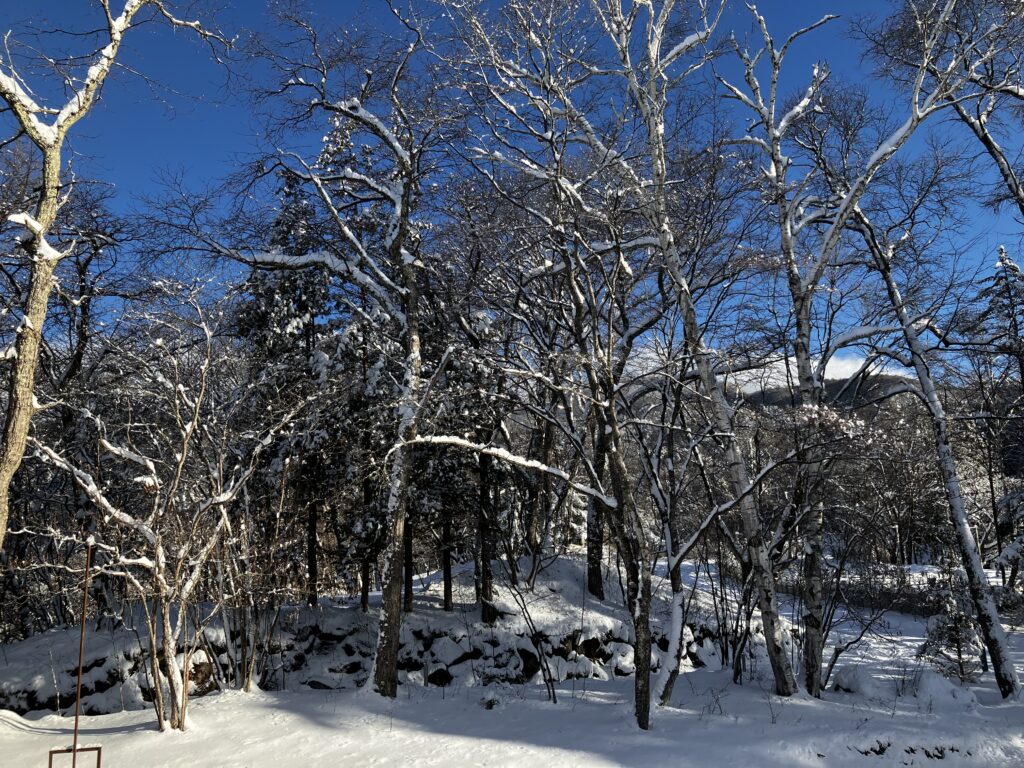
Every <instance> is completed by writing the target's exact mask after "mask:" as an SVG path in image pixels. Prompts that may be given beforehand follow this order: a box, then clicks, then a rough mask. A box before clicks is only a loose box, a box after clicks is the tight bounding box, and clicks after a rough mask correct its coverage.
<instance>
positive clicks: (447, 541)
mask: <svg viewBox="0 0 1024 768" xmlns="http://www.w3.org/2000/svg"><path fill="white" fill-rule="evenodd" d="M441 575H442V577H443V578H444V610H446V611H448V612H449V613H451V612H452V611H454V610H455V603H454V602H453V601H452V519H451V512H450V511H447V510H446V511H445V513H444V519H443V520H442V521H441Z"/></svg>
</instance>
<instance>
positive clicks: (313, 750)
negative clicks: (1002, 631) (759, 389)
mask: <svg viewBox="0 0 1024 768" xmlns="http://www.w3.org/2000/svg"><path fill="white" fill-rule="evenodd" d="M578 576H579V567H578V563H573V562H571V561H567V562H565V563H563V564H561V565H556V566H555V567H554V568H552V569H550V571H549V572H547V573H545V574H544V575H543V576H542V578H541V581H540V582H539V584H538V590H537V595H538V597H536V598H535V599H534V600H533V602H532V604H531V612H532V613H533V614H534V618H535V620H537V622H538V624H539V625H543V624H545V623H547V621H549V620H554V619H555V617H556V616H561V620H562V621H569V622H570V623H573V622H577V623H579V624H586V625H587V626H594V627H598V628H600V627H613V628H614V627H616V626H617V624H618V621H619V619H620V618H621V617H620V616H619V612H621V607H619V606H615V605H614V601H612V600H609V601H608V603H609V604H607V605H601V604H598V603H597V602H596V601H593V600H592V599H591V600H590V602H587V603H585V604H582V603H581V601H582V591H581V589H580V586H581V582H580V581H579V580H578ZM690 576H691V577H692V572H691V574H690ZM609 586H611V583H610V584H609ZM439 588H440V587H439V585H438V584H436V583H435V584H433V585H431V586H429V587H428V588H427V589H426V590H425V591H424V594H423V595H422V596H421V598H420V603H419V606H418V614H419V616H420V617H422V618H418V619H417V620H425V621H429V620H430V618H431V617H437V616H438V615H439V614H440V612H439V611H438V610H437V605H436V598H437V595H436V594H435V592H437V591H438V590H439ZM616 591H617V585H616V586H615V589H614V590H610V591H609V594H610V595H612V594H614V593H615V592H616ZM699 591H700V590H698V592H699ZM566 604H575V605H576V606H577V609H576V612H575V618H567V617H566V614H565V613H564V611H565V608H566ZM581 608H582V610H581ZM661 608H662V610H663V609H664V605H663V604H662V606H661ZM346 610H348V609H346ZM588 616H589V619H588ZM442 618H443V617H442ZM465 619H466V615H465V614H460V613H459V612H457V613H456V614H455V616H453V617H450V619H449V620H450V621H451V622H452V623H453V624H457V623H459V622H465ZM507 621H509V622H512V623H514V622H515V617H509V618H508V619H507ZM887 622H888V623H887V626H886V628H885V630H886V631H885V635H886V636H881V635H879V636H870V637H869V638H867V639H866V640H865V641H864V642H863V643H862V644H861V645H860V646H858V647H857V649H856V650H853V651H850V652H849V653H848V654H847V655H846V656H844V657H843V659H842V660H841V661H840V663H839V665H838V672H837V674H836V675H834V676H833V683H834V682H836V681H838V682H839V683H841V684H842V686H843V687H844V688H847V689H850V690H852V691H854V692H846V691H842V690H829V691H828V692H827V694H826V698H825V699H824V700H820V701H816V700H813V699H811V698H809V697H807V696H805V695H803V694H799V695H797V696H795V697H792V698H789V699H781V698H779V697H777V696H774V695H771V694H770V684H769V682H768V681H767V679H766V678H765V677H764V676H761V677H760V679H759V676H758V675H756V674H755V675H754V677H753V680H751V681H748V682H745V684H744V685H741V686H737V685H733V684H732V683H731V681H730V677H731V675H730V672H729V671H725V670H721V669H719V668H717V665H712V666H708V667H702V668H696V669H689V670H688V671H686V673H685V674H684V675H682V676H681V677H680V680H679V682H678V684H677V685H676V688H675V694H674V696H673V700H672V705H671V706H669V707H663V708H657V707H656V708H655V712H654V716H653V722H652V729H651V731H650V732H646V733H645V732H641V731H639V730H637V728H636V726H635V724H634V721H633V716H632V710H631V699H632V679H631V678H629V677H621V676H619V675H617V674H610V675H599V676H598V677H592V678H582V679H575V680H566V681H563V682H562V683H561V684H560V685H559V698H558V703H557V704H552V703H550V702H548V701H546V700H545V698H544V689H543V686H542V685H541V683H540V678H539V676H538V677H537V678H535V679H534V680H533V681H532V682H529V683H524V684H509V683H502V684H498V685H488V686H481V685H474V684H472V680H471V679H470V678H465V679H461V678H456V680H455V681H454V682H453V683H452V685H449V686H448V687H445V688H440V687H436V686H423V685H418V684H412V683H407V684H405V685H403V686H402V687H401V689H400V695H399V698H398V699H396V700H393V701H392V700H384V699H381V698H380V697H378V696H376V695H375V694H373V693H371V692H369V691H366V690H365V689H364V690H358V691H357V690H353V689H351V688H347V689H338V690H310V689H309V688H308V687H307V686H306V685H304V684H303V683H302V682H301V680H302V679H303V678H302V675H300V674H296V675H294V676H293V677H294V681H295V689H294V690H286V691H273V692H255V693H251V694H245V693H240V692H235V691H229V692H225V693H220V694H213V695H209V696H205V697H199V698H195V699H193V700H192V702H191V703H190V710H189V711H190V727H189V730H188V732H187V733H184V734H181V733H165V734H161V733H158V732H156V730H155V724H154V721H153V714H152V711H150V710H136V711H124V712H116V713H114V714H109V715H99V716H90V717H85V718H83V725H82V732H81V742H82V743H84V744H101V745H102V746H103V758H104V760H103V763H104V765H105V766H133V767H135V766H138V767H141V768H149V767H150V766H153V767H157V766H211V767H214V766H216V767H218V768H219V767H220V766H224V767H225V768H227V767H234V766H238V767H239V768H241V767H243V766H246V767H255V766H270V767H272V768H306V767H307V766H321V765H351V766H365V765H466V766H475V765H486V766H504V765H507V766H533V765H536V766H571V765H581V766H582V765H587V766H602V765H637V766H640V765H642V766H661V765H665V766H669V765H671V766H691V765H692V766H702V767H706V766H717V765H721V766H733V765H736V766H787V768H788V767H790V766H834V765H858V766H862V765H879V766H884V765H943V766H946V765H979V766H981V765H984V766H1016V765H1024V702H1012V703H1003V702H1001V701H1000V699H999V696H998V692H997V691H996V689H995V686H994V684H993V682H992V680H991V676H990V675H987V676H986V677H985V678H983V679H982V680H981V681H980V682H979V683H977V684H975V685H972V686H969V687H967V688H962V687H960V686H959V685H954V684H953V683H950V682H948V681H946V680H945V679H944V678H941V677H939V676H938V675H936V674H935V673H933V672H931V671H930V670H929V668H928V667H927V665H926V664H924V663H923V662H921V661H918V660H917V659H916V658H915V651H916V649H917V648H918V646H919V645H920V643H921V642H922V638H923V635H924V624H923V621H921V620H919V619H917V618H914V617H910V616H904V615H899V614H893V615H889V616H888V617H887ZM1011 641H1012V643H1013V648H1014V651H1015V654H1016V658H1017V661H1018V665H1019V666H1024V642H1022V641H1024V637H1022V635H1021V634H1020V633H1019V632H1014V633H1013V634H1012V640H1011ZM29 642H30V643H31V642H32V641H29ZM46 642H47V643H48V644H49V645H48V646H47V647H46V648H45V649H44V644H43V642H42V641H37V642H36V646H32V647H33V648H35V653H37V654H38V655H40V656H41V655H43V654H44V653H45V654H51V653H52V652H53V649H54V647H55V643H57V639H56V638H54V637H49V638H48V639H47V641H46ZM97 642H98V641H97ZM9 650H10V652H11V653H10V655H9V657H8V664H7V665H6V666H4V664H3V656H2V655H0V681H3V680H7V679H13V676H14V675H15V674H16V673H17V674H20V675H22V676H24V675H25V674H28V672H26V670H25V669H20V670H15V669H12V668H11V661H15V662H16V663H17V664H19V665H21V666H24V665H25V664H27V663H29V662H28V659H29V658H30V657H29V656H28V655H27V654H28V652H29V646H22V647H20V648H19V647H12V648H11V649H9ZM75 650H77V649H75ZM71 727H72V721H71V719H70V718H65V717H60V716H57V715H53V714H46V713H42V712H40V713H30V714H29V715H27V716H25V717H22V716H19V715H17V714H14V713H13V712H8V711H0V766H4V768H7V766H10V767H11V768H15V767H17V768H21V767H22V766H24V767H25V768H28V767H29V766H44V765H46V760H47V752H48V750H49V749H51V748H53V747H59V746H65V745H68V744H69V743H70V740H71ZM937 761H941V762H937ZM67 764H68V765H70V761H68V762H67ZM79 764H80V765H83V764H85V765H89V764H90V763H88V762H87V761H86V762H84V763H83V762H81V761H80V763H79Z"/></svg>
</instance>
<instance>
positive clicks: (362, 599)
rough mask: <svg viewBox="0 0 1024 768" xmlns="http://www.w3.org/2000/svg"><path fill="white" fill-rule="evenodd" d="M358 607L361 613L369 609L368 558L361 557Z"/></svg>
mask: <svg viewBox="0 0 1024 768" xmlns="http://www.w3.org/2000/svg"><path fill="white" fill-rule="evenodd" d="M359 607H360V608H361V609H362V611H363V613H367V612H368V611H369V610H370V558H369V556H367V557H364V558H363V562H362V569H361V573H360V575H359Z"/></svg>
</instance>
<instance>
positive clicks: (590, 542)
mask: <svg viewBox="0 0 1024 768" xmlns="http://www.w3.org/2000/svg"><path fill="white" fill-rule="evenodd" d="M597 445H598V447H597V449H596V451H595V456H594V469H596V470H597V476H598V477H599V478H603V476H604V465H605V449H604V441H603V440H598V441H597ZM604 521H605V508H604V504H602V503H601V501H600V500H599V499H595V498H594V497H591V498H590V501H589V503H588V505H587V591H588V592H589V593H590V594H592V595H593V596H594V597H596V598H597V599H598V600H604V575H603V573H602V567H603V563H602V560H603V558H604Z"/></svg>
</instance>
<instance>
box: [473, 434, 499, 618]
mask: <svg viewBox="0 0 1024 768" xmlns="http://www.w3.org/2000/svg"><path fill="white" fill-rule="evenodd" d="M492 461H493V460H492V459H491V457H490V456H488V455H487V454H483V453H482V454H480V505H479V510H478V514H479V516H478V521H477V525H478V527H479V538H480V557H479V560H480V620H481V621H483V622H484V624H493V623H494V622H495V620H496V619H497V618H498V613H497V611H496V610H495V608H494V574H493V573H492V572H491V561H492V560H493V559H494V510H493V506H492V499H493V496H492V494H491V462H492Z"/></svg>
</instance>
